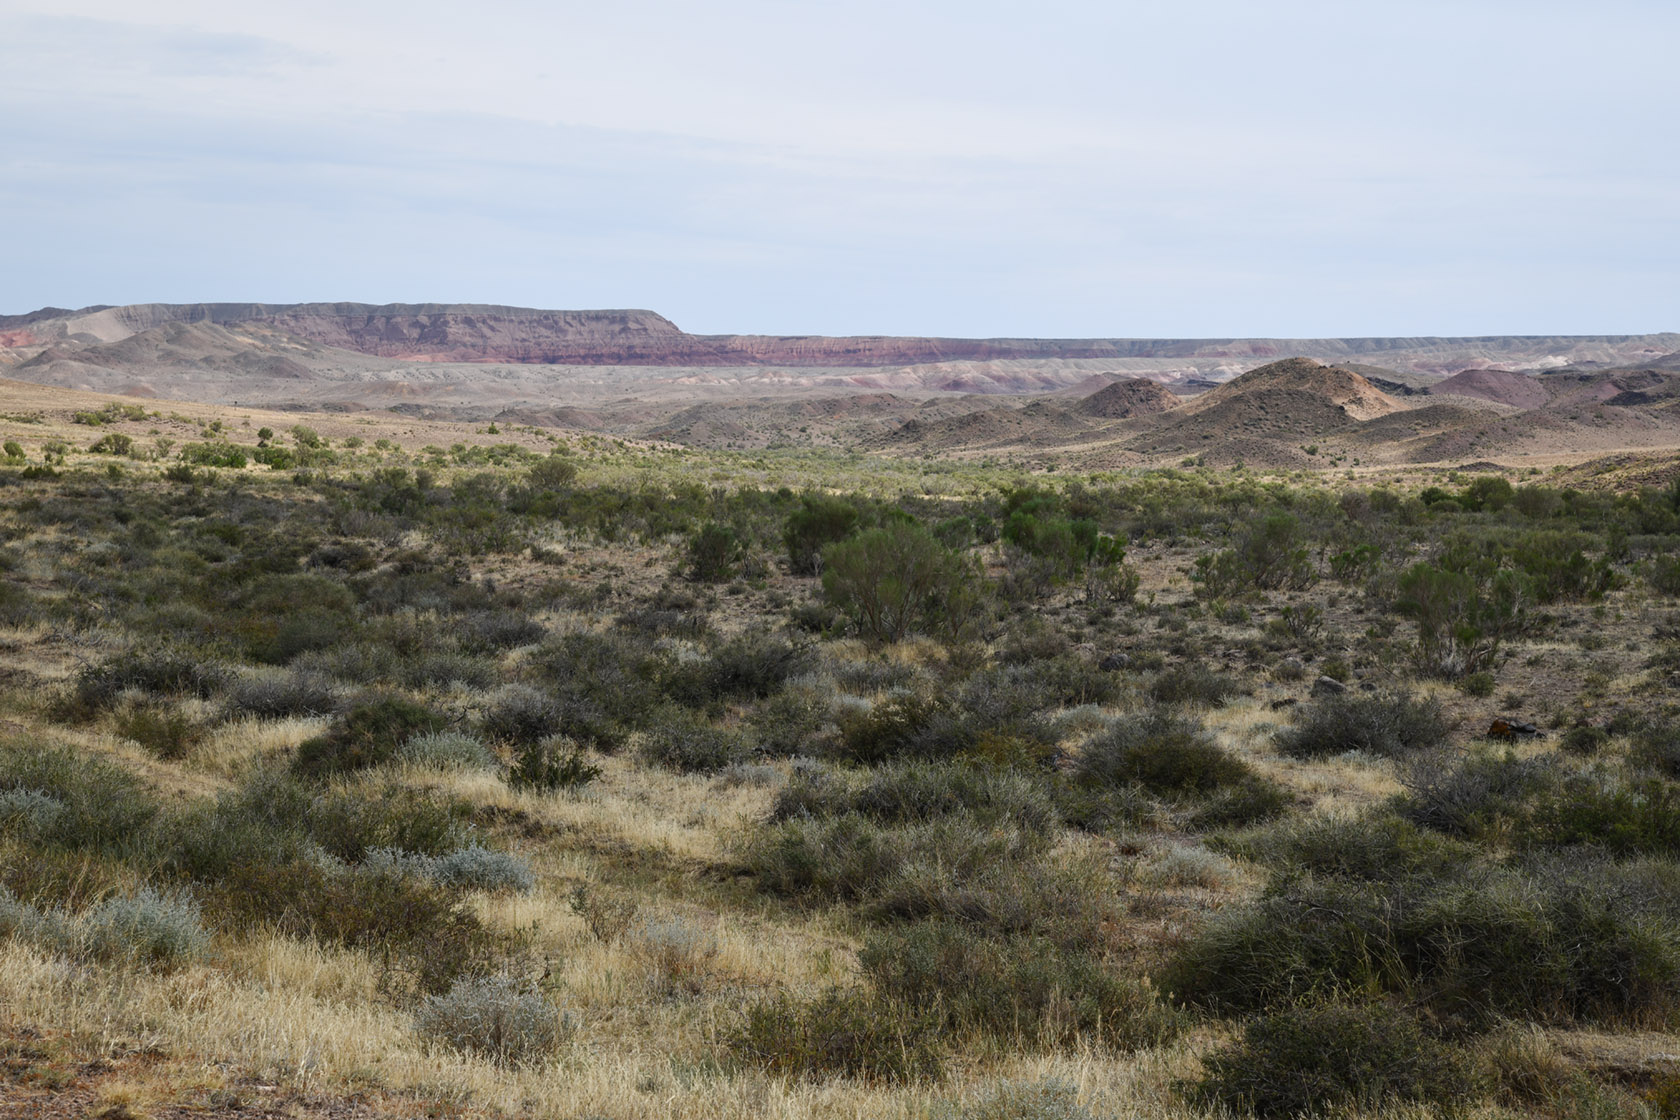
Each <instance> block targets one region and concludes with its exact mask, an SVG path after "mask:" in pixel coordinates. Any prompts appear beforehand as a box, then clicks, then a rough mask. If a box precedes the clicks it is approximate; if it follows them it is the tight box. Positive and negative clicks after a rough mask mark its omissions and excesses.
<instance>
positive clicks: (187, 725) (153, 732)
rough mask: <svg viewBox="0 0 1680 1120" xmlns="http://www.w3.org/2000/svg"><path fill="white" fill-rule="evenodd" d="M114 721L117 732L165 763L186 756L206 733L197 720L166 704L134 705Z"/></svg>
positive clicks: (201, 740)
mask: <svg viewBox="0 0 1680 1120" xmlns="http://www.w3.org/2000/svg"><path fill="white" fill-rule="evenodd" d="M116 724H117V734H119V735H121V736H122V737H123V738H125V739H132V740H134V741H135V742H136V743H138V744H140V746H141V747H142V748H144V749H145V750H146V751H147V752H148V753H149V754H151V755H153V756H154V757H157V758H161V759H163V760H165V761H166V762H174V761H178V760H180V759H183V758H185V757H186V756H187V754H188V752H190V751H191V750H192V749H193V747H195V746H197V745H198V744H199V743H201V742H203V740H204V735H205V729H204V727H203V726H201V725H200V724H199V723H198V721H197V720H195V719H193V718H192V717H191V716H189V715H187V714H186V713H185V712H183V711H182V710H181V709H180V708H176V707H171V706H168V705H153V704H139V705H136V706H135V707H132V708H130V709H128V710H127V711H125V712H122V713H121V714H119V715H118V716H117V720H116Z"/></svg>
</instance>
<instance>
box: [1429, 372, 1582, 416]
mask: <svg viewBox="0 0 1680 1120" xmlns="http://www.w3.org/2000/svg"><path fill="white" fill-rule="evenodd" d="M1425 391H1426V392H1428V393H1430V394H1432V395H1435V396H1453V397H1474V398H1475V399H1477V400H1483V401H1493V402H1494V403H1495V404H1508V405H1511V406H1513V407H1516V408H1539V407H1540V406H1541V405H1543V404H1545V403H1546V402H1547V401H1549V400H1551V399H1552V393H1551V390H1550V389H1548V388H1547V387H1546V383H1545V381H1543V380H1542V379H1540V378H1538V377H1530V376H1529V375H1528V374H1525V373H1513V372H1512V371H1510V370H1501V369H1467V370H1464V371H1463V372H1462V373H1455V374H1454V375H1453V376H1451V377H1449V378H1447V379H1446V380H1445V381H1440V382H1437V383H1435V384H1434V385H1431V386H1430V387H1429V388H1428V389H1427V390H1425Z"/></svg>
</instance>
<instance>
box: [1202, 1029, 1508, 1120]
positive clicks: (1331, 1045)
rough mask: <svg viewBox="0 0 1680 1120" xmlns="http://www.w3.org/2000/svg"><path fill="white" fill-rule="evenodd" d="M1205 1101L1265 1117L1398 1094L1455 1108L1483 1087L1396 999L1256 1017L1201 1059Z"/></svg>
mask: <svg viewBox="0 0 1680 1120" xmlns="http://www.w3.org/2000/svg"><path fill="white" fill-rule="evenodd" d="M1202 1066H1203V1073H1202V1076H1201V1078H1200V1080H1198V1081H1196V1082H1195V1083H1193V1084H1191V1085H1189V1086H1187V1087H1186V1088H1187V1090H1188V1094H1189V1096H1190V1097H1191V1098H1192V1099H1193V1100H1195V1101H1196V1102H1197V1103H1200V1104H1203V1105H1208V1106H1222V1107H1225V1108H1229V1109H1232V1110H1234V1111H1237V1112H1241V1113H1248V1114H1252V1115H1254V1116H1257V1117H1296V1116H1301V1115H1304V1114H1312V1115H1333V1114H1341V1113H1345V1112H1347V1111H1350V1110H1354V1109H1361V1110H1363V1109H1375V1108H1379V1107H1382V1106H1384V1105H1387V1104H1391V1103H1396V1102H1409V1103H1420V1104H1428V1105H1434V1106H1436V1107H1440V1108H1444V1109H1449V1110H1450V1109H1452V1108H1454V1107H1456V1106H1457V1105H1459V1104H1461V1103H1463V1102H1464V1101H1465V1100H1466V1099H1468V1098H1471V1097H1474V1096H1475V1095H1476V1094H1477V1092H1478V1086H1477V1077H1476V1071H1475V1068H1474V1066H1473V1064H1472V1063H1471V1062H1470V1060H1469V1059H1468V1058H1467V1057H1466V1056H1464V1055H1463V1054H1460V1053H1458V1052H1457V1051H1455V1050H1453V1049H1452V1048H1451V1047H1449V1046H1448V1045H1446V1044H1445V1043H1442V1042H1440V1041H1437V1040H1436V1039H1434V1038H1431V1037H1430V1036H1429V1035H1428V1034H1427V1033H1426V1032H1425V1031H1424V1029H1423V1027H1422V1026H1421V1025H1420V1024H1419V1023H1418V1021H1417V1019H1416V1018H1415V1017H1414V1016H1412V1015H1410V1014H1408V1013H1406V1012H1404V1011H1401V1010H1399V1009H1396V1008H1367V1007H1352V1006H1346V1005H1340V1004H1332V1005H1329V1006H1325V1007H1305V1008H1298V1009H1294V1010H1290V1011H1284V1012H1280V1013H1278V1014H1276V1015H1270V1016H1267V1017H1265V1018H1262V1019H1258V1020H1255V1021H1254V1022H1251V1023H1249V1024H1248V1025H1247V1026H1246V1027H1245V1028H1244V1030H1243V1036H1242V1039H1241V1040H1240V1041H1237V1042H1233V1043H1230V1044H1228V1045H1226V1046H1225V1047H1223V1048H1221V1049H1220V1050H1217V1051H1215V1052H1214V1053H1213V1054H1210V1055H1209V1056H1208V1057H1206V1058H1205V1059H1203V1063H1202Z"/></svg>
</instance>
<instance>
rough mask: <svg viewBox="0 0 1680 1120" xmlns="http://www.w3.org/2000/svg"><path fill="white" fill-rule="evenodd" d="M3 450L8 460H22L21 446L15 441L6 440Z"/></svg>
mask: <svg viewBox="0 0 1680 1120" xmlns="http://www.w3.org/2000/svg"><path fill="white" fill-rule="evenodd" d="M4 450H5V452H6V458H8V459H22V458H23V457H24V455H23V445H22V444H20V443H19V442H18V441H17V440H15V439H9V440H7V441H6V446H5V449H4Z"/></svg>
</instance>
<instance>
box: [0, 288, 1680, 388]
mask: <svg viewBox="0 0 1680 1120" xmlns="http://www.w3.org/2000/svg"><path fill="white" fill-rule="evenodd" d="M167 323H210V324H214V325H218V326H229V327H231V326H244V325H252V324H256V325H263V326H267V327H270V328H273V329H274V330H277V331H281V332H284V333H285V334H287V335H289V336H291V337H293V338H295V339H298V340H303V341H307V342H311V343H315V344H317V345H321V346H328V347H333V348H335V349H341V350H346V351H351V352H354V353H360V354H364V355H372V356H376V357H380V358H389V359H395V360H400V361H424V362H469V363H477V362H493V363H517V364H552V365H648V366H730V367H750V366H766V365H768V366H788V367H834V368H846V367H854V368H858V367H861V368H886V367H894V366H907V365H915V364H925V363H940V362H953V361H970V362H990V361H1014V360H1022V359H1027V360H1054V361H1075V360H1085V359H1106V360H1118V361H1126V362H1132V363H1142V364H1145V365H1151V366H1153V365H1155V364H1158V365H1160V366H1161V367H1163V368H1165V369H1167V370H1168V372H1167V373H1164V374H1162V375H1160V376H1158V377H1157V379H1159V380H1170V379H1171V378H1173V377H1175V376H1183V375H1184V374H1185V373H1186V372H1189V371H1188V370H1186V369H1185V368H1183V367H1187V366H1188V367H1193V368H1194V370H1195V371H1197V372H1199V374H1200V375H1201V376H1208V375H1210V374H1211V375H1212V379H1213V380H1223V379H1225V378H1228V377H1230V376H1232V375H1233V374H1235V373H1238V372H1241V370H1242V369H1243V368H1247V367H1250V366H1253V365H1257V364H1261V363H1264V362H1266V361H1270V360H1276V359H1279V358H1283V357H1289V356H1296V355H1299V356H1304V357H1309V358H1313V359H1315V360H1318V361H1322V362H1331V363H1351V362H1354V361H1355V360H1356V359H1360V358H1380V359H1382V363H1381V364H1383V365H1385V366H1392V367H1394V368H1395V369H1404V370H1410V371H1414V372H1432V373H1437V374H1445V373H1456V372H1458V371H1459V370H1462V369H1467V368H1472V367H1478V366H1480V367H1487V366H1496V367H1506V368H1512V367H1515V368H1560V367H1564V366H1574V367H1577V368H1607V367H1611V366H1618V367H1625V366H1633V365H1637V364H1639V363H1641V362H1648V361H1659V360H1664V359H1668V358H1669V356H1671V355H1673V354H1674V353H1675V352H1677V351H1680V334H1655V335H1578V336H1566V335H1558V336H1546V335H1525V336H1518V335H1487V336H1480V337H1472V338H1444V337H1393V338H1330V339H1261V338H1204V339H1148V338H1084V339H1070V338H1006V337H999V338H922V337H898V336H888V335H865V336H850V337H829V336H822V335H751V334H727V335H699V334H689V333H687V332H685V331H683V330H681V329H680V328H679V327H678V326H677V325H676V324H675V323H673V322H671V320H669V319H667V318H665V317H664V316H662V315H659V314H657V313H656V312H653V311H647V310H640V309H615V310H573V311H563V310H543V309H539V308H528V307H507V306H502V305H497V304H474V303H392V304H367V303H349V302H321V303H294V304H265V303H194V304H161V303H150V304H131V305H128V306H122V307H111V306H104V305H101V306H95V307H85V308H81V309H79V310H74V311H67V310H64V309H62V308H51V307H49V308H42V309H40V310H38V311H33V312H29V313H28V314H24V315H10V316H0V348H3V349H13V350H16V349H27V350H33V351H38V350H39V349H40V348H44V347H46V346H49V345H52V346H55V347H56V348H57V349H58V350H59V352H60V355H61V356H64V355H65V354H66V344H69V345H99V344H109V343H114V342H120V341H122V340H123V339H125V338H128V337H129V336H131V335H134V334H138V333H140V332H142V331H147V330H152V329H155V328H157V327H160V326H163V325H165V324H167ZM32 356H33V353H26V354H24V355H22V357H32ZM6 364H15V360H10V361H7V363H6Z"/></svg>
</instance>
